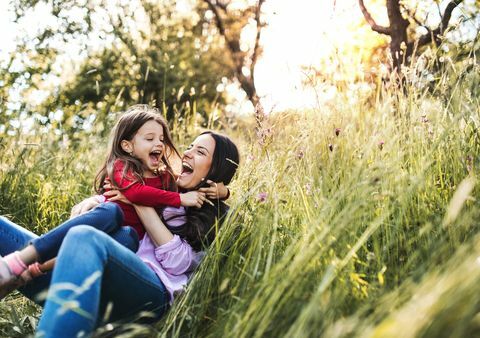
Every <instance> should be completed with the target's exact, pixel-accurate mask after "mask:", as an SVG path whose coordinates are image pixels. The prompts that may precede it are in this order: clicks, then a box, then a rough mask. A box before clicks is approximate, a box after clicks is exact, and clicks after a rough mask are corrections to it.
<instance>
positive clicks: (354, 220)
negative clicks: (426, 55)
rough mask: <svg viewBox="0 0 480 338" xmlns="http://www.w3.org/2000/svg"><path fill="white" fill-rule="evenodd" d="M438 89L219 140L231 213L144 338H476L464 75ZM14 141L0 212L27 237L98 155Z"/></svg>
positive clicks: (304, 115)
mask: <svg viewBox="0 0 480 338" xmlns="http://www.w3.org/2000/svg"><path fill="white" fill-rule="evenodd" d="M451 67H457V66H456V65H454V64H453V63H452V66H451ZM458 67H460V68H459V69H456V74H457V75H458V74H462V72H464V69H463V68H461V65H460V66H458ZM452 74H454V73H453V72H452V70H449V73H447V71H446V73H445V74H444V75H442V76H444V78H440V79H438V81H437V82H436V85H433V87H431V88H429V90H427V89H426V88H420V87H414V86H412V87H409V88H407V90H406V91H400V92H399V91H396V90H394V89H392V88H391V87H389V88H387V86H383V87H381V89H380V90H378V92H377V93H376V94H375V93H364V92H361V91H352V92H342V93H338V94H337V96H336V98H335V99H334V100H333V101H332V102H331V103H330V104H328V105H325V106H323V107H322V109H318V110H312V111H300V112H299V111H292V112H285V113H282V114H275V115H272V116H262V118H261V119H257V122H255V121H254V120H253V119H252V121H248V120H246V121H241V122H239V127H238V128H236V129H235V130H227V131H226V133H228V134H231V135H233V136H234V138H236V139H237V141H238V143H239V145H240V146H241V150H242V161H241V165H240V171H239V173H238V176H237V178H236V180H235V182H234V183H233V184H232V187H231V188H232V191H233V195H232V197H231V199H230V201H229V202H230V204H231V213H230V214H229V218H228V220H227V221H226V222H225V223H224V225H223V226H222V227H221V229H219V234H218V237H217V240H216V241H215V242H214V243H213V245H212V247H211V248H210V250H209V252H208V254H207V256H206V257H205V259H204V261H203V263H202V264H201V266H200V268H199V270H198V271H197V273H196V274H195V276H194V278H193V280H192V281H191V283H190V285H189V287H188V288H187V290H186V292H185V293H184V294H183V295H182V296H181V297H180V298H179V299H177V300H176V302H175V304H174V306H173V307H172V309H171V310H170V312H169V314H168V315H167V316H166V317H165V318H164V319H162V320H161V321H160V322H159V323H158V324H157V325H156V329H157V330H158V335H159V336H162V337H163V336H165V337H170V336H191V337H197V336H215V337H223V336H236V337H260V336H270V337H279V336H287V337H292V336H294V337H303V336H320V335H324V336H328V337H351V336H369V337H371V336H374V337H377V336H378V337H385V336H392V337H393V336H408V337H422V336H425V337H439V336H456V337H464V336H468V335H472V334H478V330H479V326H480V321H479V318H480V317H479V315H478V313H479V310H480V306H479V305H480V304H479V299H480V298H479V297H477V295H478V294H479V292H480V283H479V282H480V272H479V265H478V264H479V263H478V259H477V257H478V256H479V254H480V252H479V250H480V249H479V241H480V237H479V236H480V235H479V229H480V227H479V219H480V208H479V206H480V202H479V201H478V195H479V192H478V191H479V190H478V187H477V182H476V173H477V172H478V165H479V154H480V133H479V126H480V103H479V99H478V97H476V96H474V95H471V88H474V87H475V86H476V85H478V76H477V77H469V80H468V81H467V80H466V78H467V77H466V76H463V77H462V76H458V77H454V76H453V75H452ZM447 80H448V83H447ZM442 81H443V82H442ZM405 93H408V95H405ZM190 127H191V126H190ZM177 128H180V127H179V126H177V127H176V128H175V129H174V130H173V134H174V135H175V134H176V131H177V130H178V129H177ZM181 128H182V129H181V130H178V134H179V135H181V139H180V140H179V143H180V144H185V142H186V141H187V140H188V139H189V136H194V134H195V133H196V132H197V130H194V129H193V127H191V128H184V126H182V127H181ZM186 131H188V132H186ZM259 135H261V136H262V137H261V138H259ZM259 141H261V142H259ZM22 142H24V141H22ZM22 142H20V141H18V140H17V141H15V140H10V141H8V143H5V142H4V143H3V144H4V145H3V147H4V151H3V152H2V155H1V161H0V163H1V168H0V211H1V213H8V214H10V215H12V217H13V218H14V219H15V220H16V221H17V222H20V223H21V224H23V225H26V226H28V227H30V228H31V229H32V230H34V231H36V232H42V231H45V230H46V229H48V228H50V227H51V226H53V225H55V224H57V223H58V222H60V221H61V220H63V219H65V218H66V217H68V210H69V208H70V207H71V206H72V205H73V204H74V203H75V202H76V201H78V200H79V199H81V198H82V197H84V196H87V195H88V194H89V193H90V190H89V187H90V185H91V179H92V177H93V174H94V171H95V169H96V167H97V166H98V164H99V159H101V158H102V155H100V154H102V152H103V151H104V149H105V146H104V144H103V143H100V144H101V145H102V146H101V147H99V146H98V145H99V141H94V142H90V143H87V142H86V143H85V148H84V149H81V151H77V152H75V153H73V152H70V151H69V150H68V148H65V149H62V148H61V147H60V145H55V146H47V145H46V143H45V142H42V141H41V140H40V141H36V142H40V146H29V145H25V144H24V143H22ZM8 301H13V302H18V301H19V300H18V299H13V300H12V299H10V300H8ZM0 327H1V326H0ZM10 328H11V326H10Z"/></svg>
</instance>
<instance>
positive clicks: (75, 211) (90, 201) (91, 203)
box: [70, 196, 100, 218]
mask: <svg viewBox="0 0 480 338" xmlns="http://www.w3.org/2000/svg"><path fill="white" fill-rule="evenodd" d="M99 204H100V201H99V200H98V199H97V197H96V196H92V197H89V198H87V199H85V200H83V201H81V202H80V203H78V204H77V205H75V206H74V207H73V208H72V211H71V212H70V218H73V217H76V216H79V215H81V214H84V213H86V212H87V211H90V210H92V209H93V208H95V207H96V206H97V205H99Z"/></svg>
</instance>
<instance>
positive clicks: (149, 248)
mask: <svg viewBox="0 0 480 338" xmlns="http://www.w3.org/2000/svg"><path fill="white" fill-rule="evenodd" d="M165 209H166V210H165V211H164V216H165V214H166V213H172V212H175V214H176V215H180V214H182V213H183V214H185V209H184V208H183V207H180V208H173V207H166V208H165ZM170 209H176V210H170ZM182 209H183V210H182ZM175 219H176V220H177V221H176V222H168V221H167V223H168V225H169V226H179V225H182V224H183V223H182V224H179V223H180V222H178V218H177V217H176V218H175ZM171 223H175V224H171ZM204 255H205V253H204V252H203V251H200V252H196V251H194V250H193V249H192V247H191V246H190V244H188V243H187V242H186V241H184V240H183V239H181V238H180V237H179V236H178V235H173V238H172V239H171V240H170V241H169V242H167V243H165V244H162V245H160V246H157V247H156V246H155V244H154V243H153V242H152V240H151V239H150V236H149V235H148V233H146V234H145V236H144V237H143V239H142V240H141V241H140V247H139V248H138V251H137V256H138V257H140V259H141V260H142V261H144V262H145V264H147V265H148V266H149V267H150V268H151V269H152V270H153V271H154V272H155V273H156V274H157V276H158V277H159V278H160V280H161V281H162V283H163V284H164V285H165V287H166V289H167V290H168V292H169V294H170V302H173V298H174V296H175V295H176V294H178V293H180V292H182V291H183V289H184V287H185V286H186V285H187V283H188V280H189V278H190V276H191V274H192V272H193V271H194V270H195V269H196V268H197V266H198V265H199V264H200V261H201V260H202V258H203V256H204Z"/></svg>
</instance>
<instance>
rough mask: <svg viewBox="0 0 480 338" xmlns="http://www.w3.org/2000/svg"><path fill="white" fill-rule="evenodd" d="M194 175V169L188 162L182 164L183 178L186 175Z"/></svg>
mask: <svg viewBox="0 0 480 338" xmlns="http://www.w3.org/2000/svg"><path fill="white" fill-rule="evenodd" d="M192 173H193V167H192V166H191V165H190V164H188V163H187V162H182V172H181V174H180V175H181V176H186V175H190V174H192Z"/></svg>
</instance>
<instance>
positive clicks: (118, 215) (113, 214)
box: [97, 202, 123, 225]
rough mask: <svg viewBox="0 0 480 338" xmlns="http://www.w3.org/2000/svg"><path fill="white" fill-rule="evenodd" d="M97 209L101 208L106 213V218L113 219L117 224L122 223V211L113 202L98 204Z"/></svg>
mask: <svg viewBox="0 0 480 338" xmlns="http://www.w3.org/2000/svg"><path fill="white" fill-rule="evenodd" d="M97 209H98V210H102V212H104V213H106V214H107V215H106V216H107V217H108V218H110V219H114V220H115V221H116V223H117V224H118V225H121V224H122V223H123V211H122V209H121V208H120V207H119V206H118V204H116V203H113V202H106V203H102V204H100V205H99V206H98V207H97Z"/></svg>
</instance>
